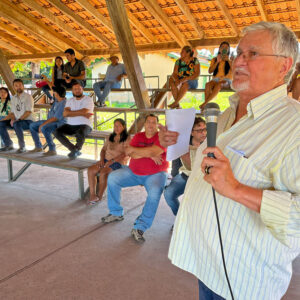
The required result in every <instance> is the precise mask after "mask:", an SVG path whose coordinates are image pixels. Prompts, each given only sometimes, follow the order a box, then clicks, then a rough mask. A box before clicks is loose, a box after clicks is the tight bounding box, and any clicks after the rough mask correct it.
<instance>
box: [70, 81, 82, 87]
mask: <svg viewBox="0 0 300 300" xmlns="http://www.w3.org/2000/svg"><path fill="white" fill-rule="evenodd" d="M77 84H79V85H80V86H82V85H81V84H80V82H79V81H78V80H76V79H74V81H72V83H71V88H72V87H73V86H74V85H77Z"/></svg>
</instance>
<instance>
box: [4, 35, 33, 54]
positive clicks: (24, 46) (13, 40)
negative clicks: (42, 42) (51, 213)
mask: <svg viewBox="0 0 300 300" xmlns="http://www.w3.org/2000/svg"><path fill="white" fill-rule="evenodd" d="M1 37H2V38H4V39H5V40H7V41H9V42H10V43H11V44H13V45H16V46H18V47H19V48H21V49H23V50H25V51H28V52H30V53H37V51H36V50H35V49H34V48H33V47H31V46H28V45H27V44H25V43H24V42H23V41H20V40H19V39H16V38H15V37H13V36H11V35H9V34H7V33H6V32H1Z"/></svg>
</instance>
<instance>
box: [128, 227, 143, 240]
mask: <svg viewBox="0 0 300 300" xmlns="http://www.w3.org/2000/svg"><path fill="white" fill-rule="evenodd" d="M143 234H144V231H142V230H140V229H132V230H131V235H132V237H133V238H134V239H135V241H137V242H138V243H143V242H145V238H144V237H143Z"/></svg>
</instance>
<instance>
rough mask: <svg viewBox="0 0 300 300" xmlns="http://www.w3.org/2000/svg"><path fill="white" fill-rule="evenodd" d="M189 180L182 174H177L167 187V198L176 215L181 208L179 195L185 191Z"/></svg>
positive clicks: (165, 193) (165, 192) (165, 194)
mask: <svg viewBox="0 0 300 300" xmlns="http://www.w3.org/2000/svg"><path fill="white" fill-rule="evenodd" d="M186 182H187V180H185V179H184V178H183V177H182V176H181V174H178V175H176V176H175V177H174V178H173V179H172V181H171V183H170V184H169V185H168V186H167V187H166V188H165V191H164V196H165V199H166V201H167V203H168V205H169V206H170V208H171V209H172V212H173V214H174V215H175V216H176V215H177V212H178V209H179V200H178V197H179V196H181V195H182V194H183V193H184V189H185V186H186Z"/></svg>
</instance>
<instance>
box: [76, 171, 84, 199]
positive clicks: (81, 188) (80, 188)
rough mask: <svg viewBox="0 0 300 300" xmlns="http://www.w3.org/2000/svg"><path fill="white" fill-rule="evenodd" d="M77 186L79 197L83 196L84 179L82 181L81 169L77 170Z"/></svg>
mask: <svg viewBox="0 0 300 300" xmlns="http://www.w3.org/2000/svg"><path fill="white" fill-rule="evenodd" d="M78 188H79V198H80V199H83V198H84V194H85V193H84V181H83V171H82V170H81V171H79V172H78Z"/></svg>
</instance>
